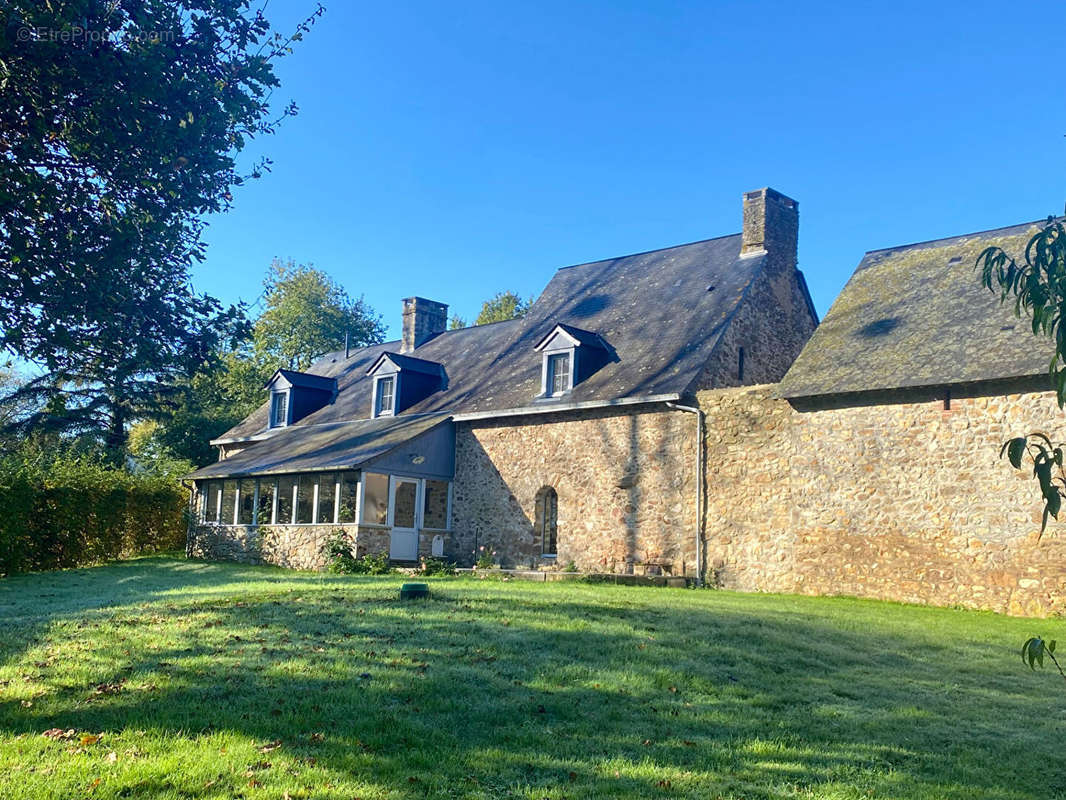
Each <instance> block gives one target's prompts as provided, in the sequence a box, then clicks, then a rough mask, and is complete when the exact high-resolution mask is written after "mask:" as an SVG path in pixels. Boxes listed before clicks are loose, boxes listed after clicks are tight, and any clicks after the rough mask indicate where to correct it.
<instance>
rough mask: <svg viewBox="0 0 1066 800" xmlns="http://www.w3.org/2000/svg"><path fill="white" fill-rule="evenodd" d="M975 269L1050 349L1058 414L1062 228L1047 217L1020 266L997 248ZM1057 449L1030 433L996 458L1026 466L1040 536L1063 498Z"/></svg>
mask: <svg viewBox="0 0 1066 800" xmlns="http://www.w3.org/2000/svg"><path fill="white" fill-rule="evenodd" d="M976 268H977V269H978V270H979V271H980V280H981V285H982V286H984V287H985V288H986V289H988V290H989V291H992V292H997V293H998V294H999V299H1000V302H1001V303H1006V302H1008V301H1012V302H1013V305H1014V313H1015V314H1016V315H1018V316H1019V317H1021V316H1027V317H1029V320H1030V322H1031V324H1032V331H1033V334H1034V335H1035V336H1039V337H1042V338H1046V339H1050V340H1051V342H1052V343H1053V344H1054V349H1055V353H1054V356H1053V357H1052V359H1051V362H1050V364H1049V366H1048V371H1049V375H1050V377H1051V383H1052V386H1053V387H1054V389H1055V394H1056V397H1057V399H1058V402H1059V407H1060V408H1062V407H1063V406H1064V405H1066V319H1064V317H1066V227H1064V226H1063V224H1062V222H1059V221H1056V220H1055V219H1054V218H1053V217H1048V220H1047V223H1046V224H1045V225H1044V227H1043V228H1041V229H1040V230H1039V231H1037V233H1036V234H1035V235H1034V236H1033V237H1032V238H1031V239H1030V240H1029V242H1028V243H1027V244H1026V246H1025V251H1024V253H1023V254H1022V258H1021V260H1020V261H1019V259H1017V258H1015V257H1014V256H1012V255H1011V254H1009V253H1007V252H1006V251H1005V250H1003V248H1001V247H989V248H986V249H985V250H984V251H982V252H981V254H980V255H979V256H978V257H977V263H976ZM1063 447H1064V445H1062V444H1056V443H1054V442H1053V441H1052V440H1051V439H1050V438H1049V437H1048V436H1047V435H1046V434H1043V433H1039V432H1034V433H1030V434H1028V435H1026V436H1017V437H1014V438H1012V439H1010V440H1009V441H1007V442H1005V443H1004V444H1003V447H1002V449H1001V450H1000V457H1001V458H1002V457H1003V456H1006V457H1007V458H1008V459H1009V460H1010V463H1011V465H1012V466H1013V467H1014V468H1015V469H1021V468H1022V464H1023V462H1024V460H1025V458H1026V457H1028V458H1029V460H1030V461H1031V463H1032V465H1033V477H1034V478H1035V479H1036V480H1037V483H1038V484H1039V486H1040V494H1041V497H1042V498H1043V502H1044V511H1043V520H1042V522H1041V530H1042V531H1043V530H1044V529H1046V528H1047V523H1048V518H1049V517H1054V518H1056V519H1057V518H1058V515H1059V510H1060V509H1061V507H1062V500H1063V497H1064V496H1066V473H1064V472H1063Z"/></svg>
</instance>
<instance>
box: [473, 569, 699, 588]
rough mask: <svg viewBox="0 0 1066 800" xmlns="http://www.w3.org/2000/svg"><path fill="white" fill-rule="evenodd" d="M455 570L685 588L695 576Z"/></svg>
mask: <svg viewBox="0 0 1066 800" xmlns="http://www.w3.org/2000/svg"><path fill="white" fill-rule="evenodd" d="M455 572H456V573H457V574H459V575H496V576H502V575H506V576H507V577H509V578H516V579H518V580H520V581H539V582H541V583H547V582H548V581H580V580H588V581H592V582H594V583H617V584H621V585H624V586H672V587H678V588H684V587H686V586H689V585H691V584H692V583H693V582H694V580H695V579H694V578H686V577H683V576H680V575H618V574H615V573H613V572H548V571H543V570H532V569H471V568H469V567H463V568H458V569H456V570H455Z"/></svg>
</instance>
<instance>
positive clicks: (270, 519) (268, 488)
mask: <svg viewBox="0 0 1066 800" xmlns="http://www.w3.org/2000/svg"><path fill="white" fill-rule="evenodd" d="M277 486H278V483H277V480H275V479H274V478H260V480H259V505H258V506H256V509H255V524H256V525H273V524H274V495H275V493H276V492H277Z"/></svg>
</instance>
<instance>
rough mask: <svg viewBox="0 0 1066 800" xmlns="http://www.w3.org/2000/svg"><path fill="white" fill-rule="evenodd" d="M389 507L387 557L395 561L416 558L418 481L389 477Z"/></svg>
mask: <svg viewBox="0 0 1066 800" xmlns="http://www.w3.org/2000/svg"><path fill="white" fill-rule="evenodd" d="M389 500H390V502H389V508H390V510H391V511H390V513H391V514H392V519H390V520H389V525H391V526H392V535H391V537H390V539H389V558H391V559H393V560H395V561H417V560H418V481H417V480H412V479H411V478H398V477H397V476H395V475H393V476H391V477H390V478H389Z"/></svg>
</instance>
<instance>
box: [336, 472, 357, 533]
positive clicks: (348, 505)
mask: <svg viewBox="0 0 1066 800" xmlns="http://www.w3.org/2000/svg"><path fill="white" fill-rule="evenodd" d="M358 497H359V473H358V472H344V473H341V497H340V504H339V505H340V510H339V512H338V514H337V522H355V521H356V519H355V506H356V503H357V502H358Z"/></svg>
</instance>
